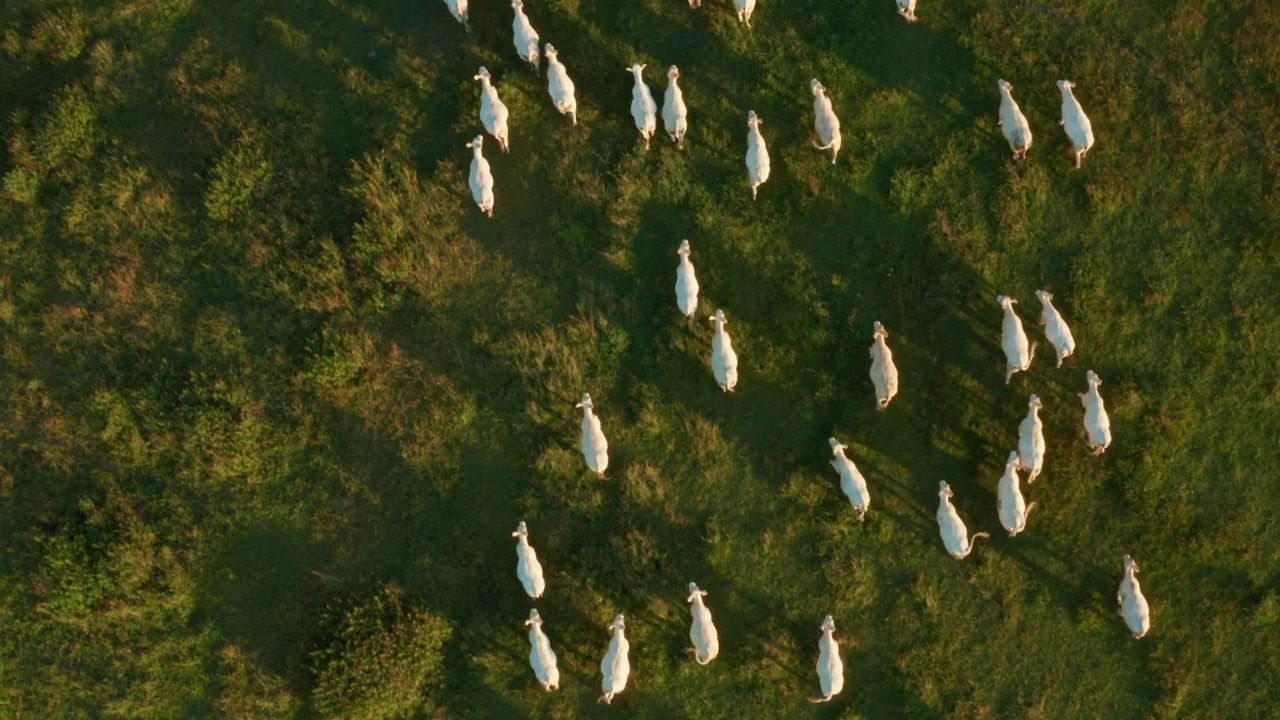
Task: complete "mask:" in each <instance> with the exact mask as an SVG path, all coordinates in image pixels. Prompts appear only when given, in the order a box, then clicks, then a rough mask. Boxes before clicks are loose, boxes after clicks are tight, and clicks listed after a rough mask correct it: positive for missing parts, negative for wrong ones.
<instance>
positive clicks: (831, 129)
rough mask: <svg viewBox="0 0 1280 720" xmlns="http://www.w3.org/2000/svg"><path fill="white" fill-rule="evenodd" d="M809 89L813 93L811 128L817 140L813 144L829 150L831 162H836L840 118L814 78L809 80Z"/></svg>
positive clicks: (838, 151)
mask: <svg viewBox="0 0 1280 720" xmlns="http://www.w3.org/2000/svg"><path fill="white" fill-rule="evenodd" d="M809 90H810V91H811V92H812V93H813V128H814V130H816V131H817V132H818V141H819V142H821V143H822V144H821V145H819V144H818V143H814V144H813V146H814V147H816V148H818V149H819V150H830V151H831V164H832V165H835V164H836V156H837V155H839V154H840V119H839V118H837V117H836V111H835V110H833V109H832V108H831V98H828V97H827V89H826V88H825V87H823V86H822V83H820V82H818V81H817V80H816V79H814V80H810V81H809Z"/></svg>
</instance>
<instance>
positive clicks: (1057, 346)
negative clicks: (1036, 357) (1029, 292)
mask: <svg viewBox="0 0 1280 720" xmlns="http://www.w3.org/2000/svg"><path fill="white" fill-rule="evenodd" d="M1036 297H1037V298H1039V299H1040V324H1041V325H1044V334H1045V337H1047V338H1049V344H1050V345H1053V350H1054V352H1055V353H1056V354H1057V356H1058V365H1057V367H1062V361H1063V360H1065V359H1067V356H1069V355H1070V354H1071V353H1073V352H1075V351H1076V339H1075V338H1074V337H1072V336H1071V328H1069V327H1067V321H1066V320H1063V319H1062V313H1060V312H1058V309H1057V308H1055V307H1054V306H1053V294H1052V293H1047V292H1045V291H1044V290H1037V291H1036Z"/></svg>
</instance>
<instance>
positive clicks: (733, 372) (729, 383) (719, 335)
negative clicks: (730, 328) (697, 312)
mask: <svg viewBox="0 0 1280 720" xmlns="http://www.w3.org/2000/svg"><path fill="white" fill-rule="evenodd" d="M708 319H709V320H711V322H713V323H715V324H716V329H715V334H714V335H712V336H711V369H712V370H714V371H715V374H716V382H717V383H720V389H721V390H723V391H725V392H733V389H734V388H736V387H737V386H738V354H737V353H735V352H734V351H733V340H732V339H731V338H730V337H729V333H728V332H727V331H726V330H725V329H724V325H725V323H727V322H729V321H728V320H727V319H725V316H724V311H723V310H716V314H715V315H712V316H711V317H710V318H708Z"/></svg>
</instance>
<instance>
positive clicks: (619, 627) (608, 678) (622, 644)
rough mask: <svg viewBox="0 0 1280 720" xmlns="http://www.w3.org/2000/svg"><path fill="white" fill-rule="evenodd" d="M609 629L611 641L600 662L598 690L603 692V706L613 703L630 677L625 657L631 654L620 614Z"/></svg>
mask: <svg viewBox="0 0 1280 720" xmlns="http://www.w3.org/2000/svg"><path fill="white" fill-rule="evenodd" d="M609 627H610V628H611V629H612V630H613V639H611V640H610V641H609V651H608V652H607V653H605V655H604V660H601V661H600V674H601V676H602V679H601V681H600V689H601V690H603V691H604V694H603V695H601V696H600V702H602V703H604V704H605V705H608V704H609V703H611V702H613V697H614V696H615V695H617V694H618V693H620V692H622V691H623V690H625V689H626V687H627V678H628V677H630V676H631V660H630V658H628V657H627V654H628V653H629V652H631V643H629V642H627V633H626V627H625V624H624V622H623V618H622V613H618V617H616V618H614V619H613V624H612V625H610V626H609Z"/></svg>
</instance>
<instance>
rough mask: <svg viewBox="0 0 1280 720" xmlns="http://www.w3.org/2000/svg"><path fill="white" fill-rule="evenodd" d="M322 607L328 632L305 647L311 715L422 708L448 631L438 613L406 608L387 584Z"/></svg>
mask: <svg viewBox="0 0 1280 720" xmlns="http://www.w3.org/2000/svg"><path fill="white" fill-rule="evenodd" d="M330 612H331V615H330V627H333V628H335V630H336V632H335V633H334V634H333V636H332V637H331V638H330V639H329V641H328V643H327V644H326V646H325V647H324V648H322V649H321V650H318V651H316V652H314V653H313V654H312V662H313V665H312V667H313V668H314V672H315V676H316V689H315V696H314V700H313V702H314V707H315V710H316V713H317V714H318V715H319V716H321V717H333V718H349V719H350V720H380V719H382V718H403V717H411V716H413V715H415V714H418V713H421V712H423V711H426V710H428V709H429V708H430V706H431V699H432V697H433V696H434V695H435V693H436V691H437V690H438V689H439V687H440V682H441V668H442V665H443V659H444V658H443V650H444V644H445V643H446V642H447V641H448V639H449V636H450V634H451V629H450V627H449V624H448V623H447V622H446V621H444V620H442V619H440V618H438V617H435V616H434V615H432V614H430V613H428V612H426V611H425V610H421V609H418V608H414V607H413V606H412V605H411V604H410V603H409V602H408V601H407V599H406V598H405V597H404V593H403V591H401V590H400V589H399V588H396V587H392V586H384V587H383V588H381V589H380V590H379V591H378V592H377V594H375V595H374V596H373V597H372V598H369V599H368V600H365V601H363V602H357V603H352V604H348V605H345V606H338V607H334V608H331V611H330Z"/></svg>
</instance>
